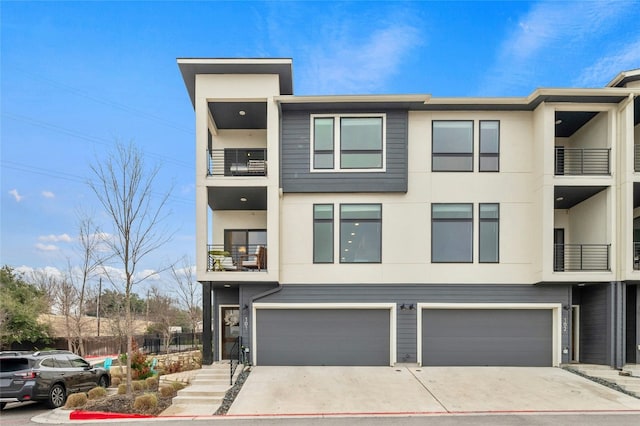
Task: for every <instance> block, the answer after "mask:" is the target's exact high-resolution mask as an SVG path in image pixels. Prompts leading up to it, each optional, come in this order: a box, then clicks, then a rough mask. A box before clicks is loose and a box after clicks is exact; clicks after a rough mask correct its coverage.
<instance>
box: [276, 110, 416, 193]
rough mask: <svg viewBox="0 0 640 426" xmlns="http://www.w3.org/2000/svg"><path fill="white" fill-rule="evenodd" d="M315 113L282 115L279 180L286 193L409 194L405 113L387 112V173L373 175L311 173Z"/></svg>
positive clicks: (288, 113)
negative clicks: (313, 116) (312, 129)
mask: <svg viewBox="0 0 640 426" xmlns="http://www.w3.org/2000/svg"><path fill="white" fill-rule="evenodd" d="M376 112H378V113H379V112H380V111H376ZM312 113H313V112H299V111H295V112H283V115H282V127H281V129H282V130H281V132H282V141H281V147H280V155H281V162H280V173H281V175H280V180H281V186H282V189H283V191H284V192H407V185H408V184H407V179H408V172H407V161H408V148H407V146H408V140H407V139H408V131H407V126H408V124H407V112H406V111H389V112H387V113H386V115H387V132H386V140H387V142H386V149H387V152H386V155H387V163H386V171H385V172H371V173H368V172H363V173H359V172H358V173H331V172H323V173H311V172H310V155H311V151H310V150H311V146H310V144H311V141H310V131H311V130H310V129H311V127H310V126H311V118H310V114H312ZM336 154H338V153H336Z"/></svg>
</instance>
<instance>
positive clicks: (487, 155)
mask: <svg viewBox="0 0 640 426" xmlns="http://www.w3.org/2000/svg"><path fill="white" fill-rule="evenodd" d="M482 123H496V124H497V125H498V141H497V145H498V147H497V151H496V152H495V153H494V152H482ZM483 157H484V158H496V169H495V170H494V169H484V170H483V168H482V158H483ZM478 171H479V172H483V173H497V172H499V171H500V120H480V121H478Z"/></svg>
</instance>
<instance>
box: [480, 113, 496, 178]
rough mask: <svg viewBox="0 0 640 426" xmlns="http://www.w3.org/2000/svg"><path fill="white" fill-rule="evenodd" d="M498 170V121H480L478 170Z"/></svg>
mask: <svg viewBox="0 0 640 426" xmlns="http://www.w3.org/2000/svg"><path fill="white" fill-rule="evenodd" d="M499 170H500V122H499V121H483V120H481V121H480V171H481V172H497V171H499Z"/></svg>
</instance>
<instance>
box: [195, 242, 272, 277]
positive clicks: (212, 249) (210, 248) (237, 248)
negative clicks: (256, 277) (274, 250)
mask: <svg viewBox="0 0 640 426" xmlns="http://www.w3.org/2000/svg"><path fill="white" fill-rule="evenodd" d="M260 246H261V247H263V248H265V249H266V248H267V246H266V244H234V245H232V246H231V247H230V248H227V250H225V246H224V245H223V244H207V272H210V271H223V270H229V269H225V268H224V265H221V264H220V256H223V257H229V258H231V259H230V262H232V263H233V265H234V266H233V268H232V270H234V271H241V270H242V268H241V266H240V265H241V263H242V259H243V258H245V259H246V257H247V256H248V255H253V254H257V251H258V247H260ZM262 270H266V265H265V266H264V267H263V268H262Z"/></svg>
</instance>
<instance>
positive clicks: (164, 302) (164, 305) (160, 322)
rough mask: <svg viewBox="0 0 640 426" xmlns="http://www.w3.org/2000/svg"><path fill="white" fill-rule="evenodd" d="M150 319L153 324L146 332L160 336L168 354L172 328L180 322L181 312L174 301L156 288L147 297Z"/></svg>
mask: <svg viewBox="0 0 640 426" xmlns="http://www.w3.org/2000/svg"><path fill="white" fill-rule="evenodd" d="M147 303H148V306H149V314H150V318H151V320H152V322H153V324H152V325H151V326H149V328H148V329H147V331H148V332H152V333H159V334H161V335H162V339H163V342H162V344H163V346H164V347H165V351H166V352H167V353H169V343H170V341H171V333H172V331H173V327H174V326H175V325H176V324H177V323H178V322H179V321H180V317H181V312H180V310H179V309H178V308H177V307H176V304H175V301H174V300H173V299H172V298H171V297H169V296H166V295H164V294H162V292H161V291H160V289H158V288H157V287H152V288H151V291H150V293H149V295H148V296H147Z"/></svg>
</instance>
